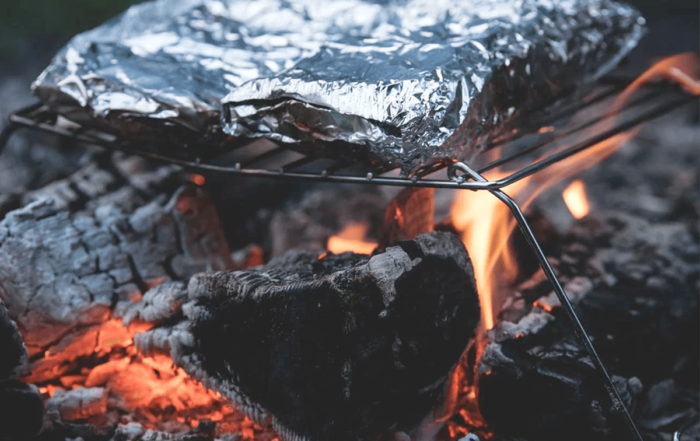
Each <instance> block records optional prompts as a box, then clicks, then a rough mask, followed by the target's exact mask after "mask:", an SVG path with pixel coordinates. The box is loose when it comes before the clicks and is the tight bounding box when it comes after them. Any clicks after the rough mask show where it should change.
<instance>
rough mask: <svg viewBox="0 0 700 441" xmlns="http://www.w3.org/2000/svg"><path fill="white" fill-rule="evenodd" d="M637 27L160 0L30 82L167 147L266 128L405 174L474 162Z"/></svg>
mask: <svg viewBox="0 0 700 441" xmlns="http://www.w3.org/2000/svg"><path fill="white" fill-rule="evenodd" d="M643 27H644V21H643V19H642V17H641V16H640V15H639V13H638V12H637V11H636V10H634V9H633V8H631V7H628V6H626V5H622V4H620V3H615V2H612V1H608V0H462V1H459V2H454V1H451V0H384V1H380V0H376V1H371V0H339V1H333V2H324V1H321V0H292V1H287V0H219V1H213V0H179V1H176V0H155V1H153V2H148V3H143V4H140V5H137V6H134V7H132V8H130V9H129V10H128V11H127V12H125V13H124V14H122V15H121V16H119V17H117V18H115V19H113V20H111V21H109V22H107V23H105V24H104V25H102V26H100V27H98V28H96V29H94V30H92V31H88V32H86V33H83V34H80V35H78V36H76V37H75V38H74V39H73V40H72V41H71V42H70V43H69V44H68V45H67V46H66V47H65V48H64V49H62V50H61V51H60V52H59V53H58V54H57V56H56V57H55V59H54V61H53V62H52V63H51V65H50V66H49V67H48V68H47V69H46V70H45V71H44V72H43V73H42V74H41V76H40V77H39V78H38V79H37V81H36V82H35V84H34V87H33V89H34V92H35V93H36V95H37V96H38V97H39V98H40V99H42V101H44V102H45V103H47V104H49V105H51V106H53V107H54V108H56V109H57V110H58V111H59V112H60V113H62V114H64V115H65V116H67V117H68V118H69V119H73V120H75V121H77V122H81V123H89V124H94V125H98V126H100V127H102V128H105V129H110V130H113V131H115V132H117V133H119V134H121V135H123V136H126V137H133V138H146V139H152V140H157V141H158V142H167V143H169V146H170V147H169V148H171V149H172V150H173V151H174V150H177V149H180V148H182V147H183V146H185V145H187V144H193V143H195V144H198V145H205V144H206V145H208V146H220V147H222V148H225V147H226V145H230V143H235V142H236V141H235V139H236V138H241V137H243V138H255V137H266V138H271V139H273V140H276V141H278V142H280V143H284V144H287V145H288V146H289V147H291V148H293V149H297V150H300V151H303V152H305V153H311V154H322V155H331V156H342V157H351V158H357V159H362V160H366V161H370V162H374V163H381V164H384V165H389V166H399V167H401V169H402V170H403V171H404V172H405V173H409V174H410V173H413V172H415V171H416V170H419V169H421V168H423V167H426V166H429V165H431V164H434V163H436V162H441V161H451V160H457V159H459V160H469V159H470V158H471V157H472V156H473V155H474V154H475V153H476V152H478V151H480V150H483V149H484V148H486V146H487V145H488V143H489V140H491V139H493V138H494V137H496V136H499V135H502V134H503V133H506V132H507V131H509V130H511V129H512V127H513V125H514V124H516V123H517V121H518V119H519V117H521V116H522V114H523V113H526V112H529V111H531V110H532V109H536V108H538V107H543V106H545V105H547V104H549V103H551V102H552V101H553V100H554V99H555V98H556V97H558V96H560V95H561V94H562V93H563V92H564V91H566V90H569V89H571V88H572V87H575V86H578V85H580V84H582V83H583V82H586V81H590V80H592V79H595V78H597V77H599V76H600V75H602V74H604V73H605V72H607V71H609V70H610V69H612V68H613V67H614V66H615V64H616V63H617V62H618V61H619V60H620V59H621V58H622V57H624V56H625V55H626V54H627V53H628V52H629V51H630V50H631V49H632V48H633V47H634V46H635V45H636V44H637V42H638V40H639V38H640V37H641V35H642V34H643ZM222 98H223V102H222V101H221V99H222ZM219 117H221V119H219ZM221 124H223V127H222V126H221ZM222 128H223V131H222ZM224 133H225V134H227V135H232V137H231V136H229V137H225V136H224Z"/></svg>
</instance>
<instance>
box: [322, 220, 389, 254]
mask: <svg viewBox="0 0 700 441" xmlns="http://www.w3.org/2000/svg"><path fill="white" fill-rule="evenodd" d="M368 229H369V227H368V226H367V224H363V223H352V224H349V225H346V226H345V227H344V228H343V229H342V230H340V232H338V234H335V235H333V236H331V237H329V238H328V245H327V248H328V250H329V251H330V252H332V253H334V254H340V253H345V252H348V251H350V252H353V253H357V254H372V252H373V251H374V249H375V248H377V243H376V242H370V241H367V240H365V237H366V234H367V230H368Z"/></svg>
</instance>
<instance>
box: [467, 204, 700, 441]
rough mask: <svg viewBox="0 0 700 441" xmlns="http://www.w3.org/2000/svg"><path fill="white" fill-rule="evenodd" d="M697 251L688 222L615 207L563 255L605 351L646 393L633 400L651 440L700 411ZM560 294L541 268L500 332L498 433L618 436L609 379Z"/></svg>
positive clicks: (484, 378)
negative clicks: (600, 375)
mask: <svg viewBox="0 0 700 441" xmlns="http://www.w3.org/2000/svg"><path fill="white" fill-rule="evenodd" d="M697 256H698V240H697V236H695V235H694V234H693V233H692V229H691V228H690V227H689V226H688V225H687V224H684V223H677V222H665V223H649V222H646V221H644V220H641V219H639V218H634V217H630V216H628V215H624V214H622V213H620V212H607V213H600V214H599V215H598V217H597V218H589V219H587V220H581V221H578V222H577V223H576V224H574V226H573V228H572V230H571V233H570V235H569V237H568V238H567V240H566V243H565V244H564V245H563V246H562V250H561V254H560V255H559V256H558V259H555V264H556V267H557V272H558V274H559V275H560V280H562V281H563V282H565V283H566V284H565V288H566V291H567V293H568V294H569V296H570V297H571V300H572V302H573V303H574V304H575V307H576V309H577V311H578V313H579V316H580V318H581V319H582V321H583V322H584V325H585V327H586V329H587V330H588V331H589V334H590V336H591V339H592V340H593V342H594V344H595V345H596V348H597V350H598V352H599V353H600V355H601V358H602V359H603V361H604V362H605V364H606V366H607V367H608V369H609V371H610V372H611V373H612V374H613V375H614V379H615V380H616V383H617V385H618V386H619V389H620V391H621V393H622V395H623V398H624V397H625V396H627V397H628V398H634V400H629V403H628V404H630V405H631V406H629V407H630V408H631V409H635V408H636V409H637V412H636V413H635V415H634V416H635V418H636V419H637V420H638V422H639V425H640V427H641V428H643V429H646V430H647V432H646V433H645V435H646V436H647V437H651V439H657V438H658V439H666V438H669V439H670V436H671V433H672V432H673V430H675V429H676V428H677V427H678V424H680V421H681V420H682V419H684V418H685V417H687V415H686V413H685V412H687V409H688V408H697V393H695V394H694V396H695V398H692V397H693V394H692V393H689V392H690V391H697V372H698V361H697V346H698V334H697V328H698V308H697V305H698V303H697V302H698V299H697V283H698V273H699V268H700V265H698V263H697ZM550 290H551V285H549V283H548V282H547V281H546V279H545V278H544V276H543V275H542V273H541V272H540V273H538V274H536V276H534V277H533V278H532V279H531V280H530V281H528V283H526V284H524V285H523V286H521V288H520V290H519V291H520V292H519V294H518V295H517V296H516V297H515V298H514V299H513V300H512V301H511V302H510V304H509V305H508V306H507V307H506V308H505V309H504V310H503V312H502V313H501V316H500V318H499V320H498V321H497V324H496V326H495V328H494V330H493V331H491V332H490V333H489V337H490V343H489V344H488V345H487V346H486V349H485V351H484V353H483V357H482V359H481V364H480V371H481V372H482V375H481V376H480V382H479V387H480V389H479V401H480V405H481V412H482V414H483V416H484V418H485V419H486V421H487V422H488V423H489V425H490V426H492V427H493V428H494V429H495V430H496V432H497V433H506V434H509V435H513V436H525V437H528V439H561V438H562V437H566V438H567V439H572V438H571V436H572V435H571V433H577V434H578V435H577V436H580V437H581V438H582V439H585V438H586V437H589V438H590V437H591V436H594V435H595V436H597V437H602V438H604V439H605V437H606V436H607V437H608V438H607V439H612V438H611V437H612V436H614V434H613V432H611V426H610V425H611V421H612V420H611V419H610V418H608V416H609V415H610V413H609V412H608V410H607V409H606V406H607V403H608V400H607V398H606V397H605V394H604V392H603V391H602V390H601V384H602V383H601V382H600V380H598V379H596V377H595V375H594V370H593V366H592V364H591V362H590V359H589V358H588V357H587V355H586V353H585V351H583V350H582V349H581V348H580V346H579V344H578V342H577V341H576V340H575V338H574V337H573V335H572V333H571V328H570V326H569V322H568V320H567V318H566V316H565V314H564V311H563V310H562V308H561V307H560V304H559V302H558V300H557V298H556V296H555V295H554V293H551V292H550ZM615 375H619V377H616V376H615ZM636 378H639V379H640V380H641V381H639V380H636ZM624 379H626V380H624ZM641 384H644V385H646V386H652V385H654V386H652V387H646V388H644V390H642V388H641ZM660 390H664V391H666V393H664V394H660V393H659V392H658V391H660ZM660 395H663V396H666V397H667V398H668V399H666V400H665V402H666V404H660V403H662V402H664V400H659V398H658V397H659V396H660ZM669 397H674V398H673V399H671V398H669ZM693 400H694V401H693ZM634 403H638V405H637V406H635V405H634ZM682 403H685V406H683V405H682ZM689 403H690V405H689ZM693 403H695V404H693ZM679 409H680V410H679ZM674 424H675V425H674ZM664 431H665V432H664ZM664 437H666V438H664Z"/></svg>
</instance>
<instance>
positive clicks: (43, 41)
mask: <svg viewBox="0 0 700 441" xmlns="http://www.w3.org/2000/svg"><path fill="white" fill-rule="evenodd" d="M327 1H332V0H327ZM456 1H459V0H456ZM134 3H137V1H136V0H0V5H1V6H0V76H4V75H8V74H9V75H18V74H19V75H32V76H35V75H36V74H38V73H39V72H40V71H41V69H42V68H43V67H44V66H45V65H46V64H48V62H49V61H50V58H51V55H52V54H53V53H54V52H55V51H56V50H57V49H59V48H60V47H61V46H62V45H63V44H65V43H66V42H67V41H68V40H69V39H70V37H71V36H73V35H74V34H76V33H78V32H80V31H82V30H85V29H89V28H92V27H94V26H97V25H99V24H100V23H102V22H103V21H105V20H107V19H109V18H110V17H113V16H114V15H116V14H118V13H119V12H121V11H123V10H124V9H126V8H127V7H128V6H129V5H131V4H134ZM629 3H632V4H634V5H636V6H637V7H638V8H639V9H640V10H641V11H642V12H643V14H644V16H645V17H646V18H647V20H648V22H649V27H650V32H649V34H648V35H647V37H646V38H645V40H644V42H643V43H642V45H641V46H640V47H639V48H638V49H637V50H636V51H635V53H634V55H633V56H632V61H633V62H635V64H636V62H637V60H645V61H646V60H648V59H650V58H653V57H659V56H663V55H668V54H672V53H677V52H683V51H694V52H698V46H699V44H700V43H699V42H700V36H699V32H698V23H699V21H700V17H699V14H698V4H699V2H698V0H630V1H629Z"/></svg>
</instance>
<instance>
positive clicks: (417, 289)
mask: <svg viewBox="0 0 700 441" xmlns="http://www.w3.org/2000/svg"><path fill="white" fill-rule="evenodd" d="M188 295H189V298H190V299H191V302H190V303H187V304H185V305H184V306H183V311H184V313H185V316H186V317H187V318H188V320H189V321H190V322H182V323H181V324H180V325H177V326H175V327H173V328H170V329H168V328H158V329H155V330H153V331H149V332H148V333H146V334H142V335H139V336H137V337H136V343H137V346H139V347H140V348H142V350H145V351H152V350H154V348H155V347H160V348H161V349H169V350H170V352H171V354H172V356H173V359H174V360H175V362H176V363H178V364H180V365H181V366H183V367H184V368H185V369H186V370H187V371H188V372H190V373H191V374H193V375H195V376H197V377H198V378H201V379H203V380H204V382H205V384H206V385H208V386H209V387H212V388H214V389H216V390H219V391H221V392H222V393H224V394H225V395H226V396H228V397H229V398H231V399H232V400H234V401H235V402H236V403H237V405H238V406H240V407H241V408H242V409H243V410H244V411H245V412H246V413H247V414H248V415H250V416H251V417H252V418H254V419H255V420H257V421H260V422H264V421H268V420H270V419H271V420H272V424H273V427H274V428H275V430H276V431H277V432H278V433H280V434H281V435H282V436H283V438H284V439H285V440H288V441H296V440H310V441H320V440H329V439H333V440H338V441H346V440H347V441H349V440H353V441H355V440H371V439H374V437H375V436H376V435H377V434H378V433H380V432H382V431H385V430H390V429H393V430H405V431H408V432H410V431H411V430H413V429H415V428H416V426H417V425H418V424H419V423H420V422H421V421H422V420H423V418H424V417H425V416H426V415H427V414H428V413H429V412H430V410H431V409H432V408H433V407H434V406H435V405H436V404H437V403H436V400H437V398H438V396H439V395H440V394H441V392H442V389H443V385H444V383H445V381H446V378H447V376H448V375H449V373H450V370H451V367H452V366H453V365H454V364H455V363H456V362H457V361H458V359H459V357H460V355H461V353H462V351H463V350H464V348H465V347H466V344H467V342H468V340H469V338H470V337H471V336H472V335H473V333H474V328H475V327H476V325H477V322H478V320H479V302H478V296H477V293H476V288H475V283H474V279H473V271H472V268H471V264H470V261H469V257H468V255H467V253H466V250H465V249H464V246H463V245H462V243H461V242H460V240H459V239H458V238H457V237H456V236H454V235H452V234H449V233H431V234H427V235H422V236H419V237H418V238H417V239H416V240H415V241H410V242H403V243H401V244H399V246H396V247H390V248H388V249H387V250H386V252H384V253H381V254H377V255H375V256H373V257H371V258H369V259H367V257H366V256H360V255H353V254H350V253H345V254H341V255H328V256H327V257H325V258H322V259H319V254H318V253H312V252H292V253H288V254H285V255H284V256H282V257H280V258H278V259H274V260H273V261H271V262H270V263H269V264H267V265H266V266H264V267H262V268H261V269H260V270H257V271H233V272H219V273H205V274H199V275H197V276H195V277H194V278H192V279H191V281H190V283H189V286H188Z"/></svg>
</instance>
